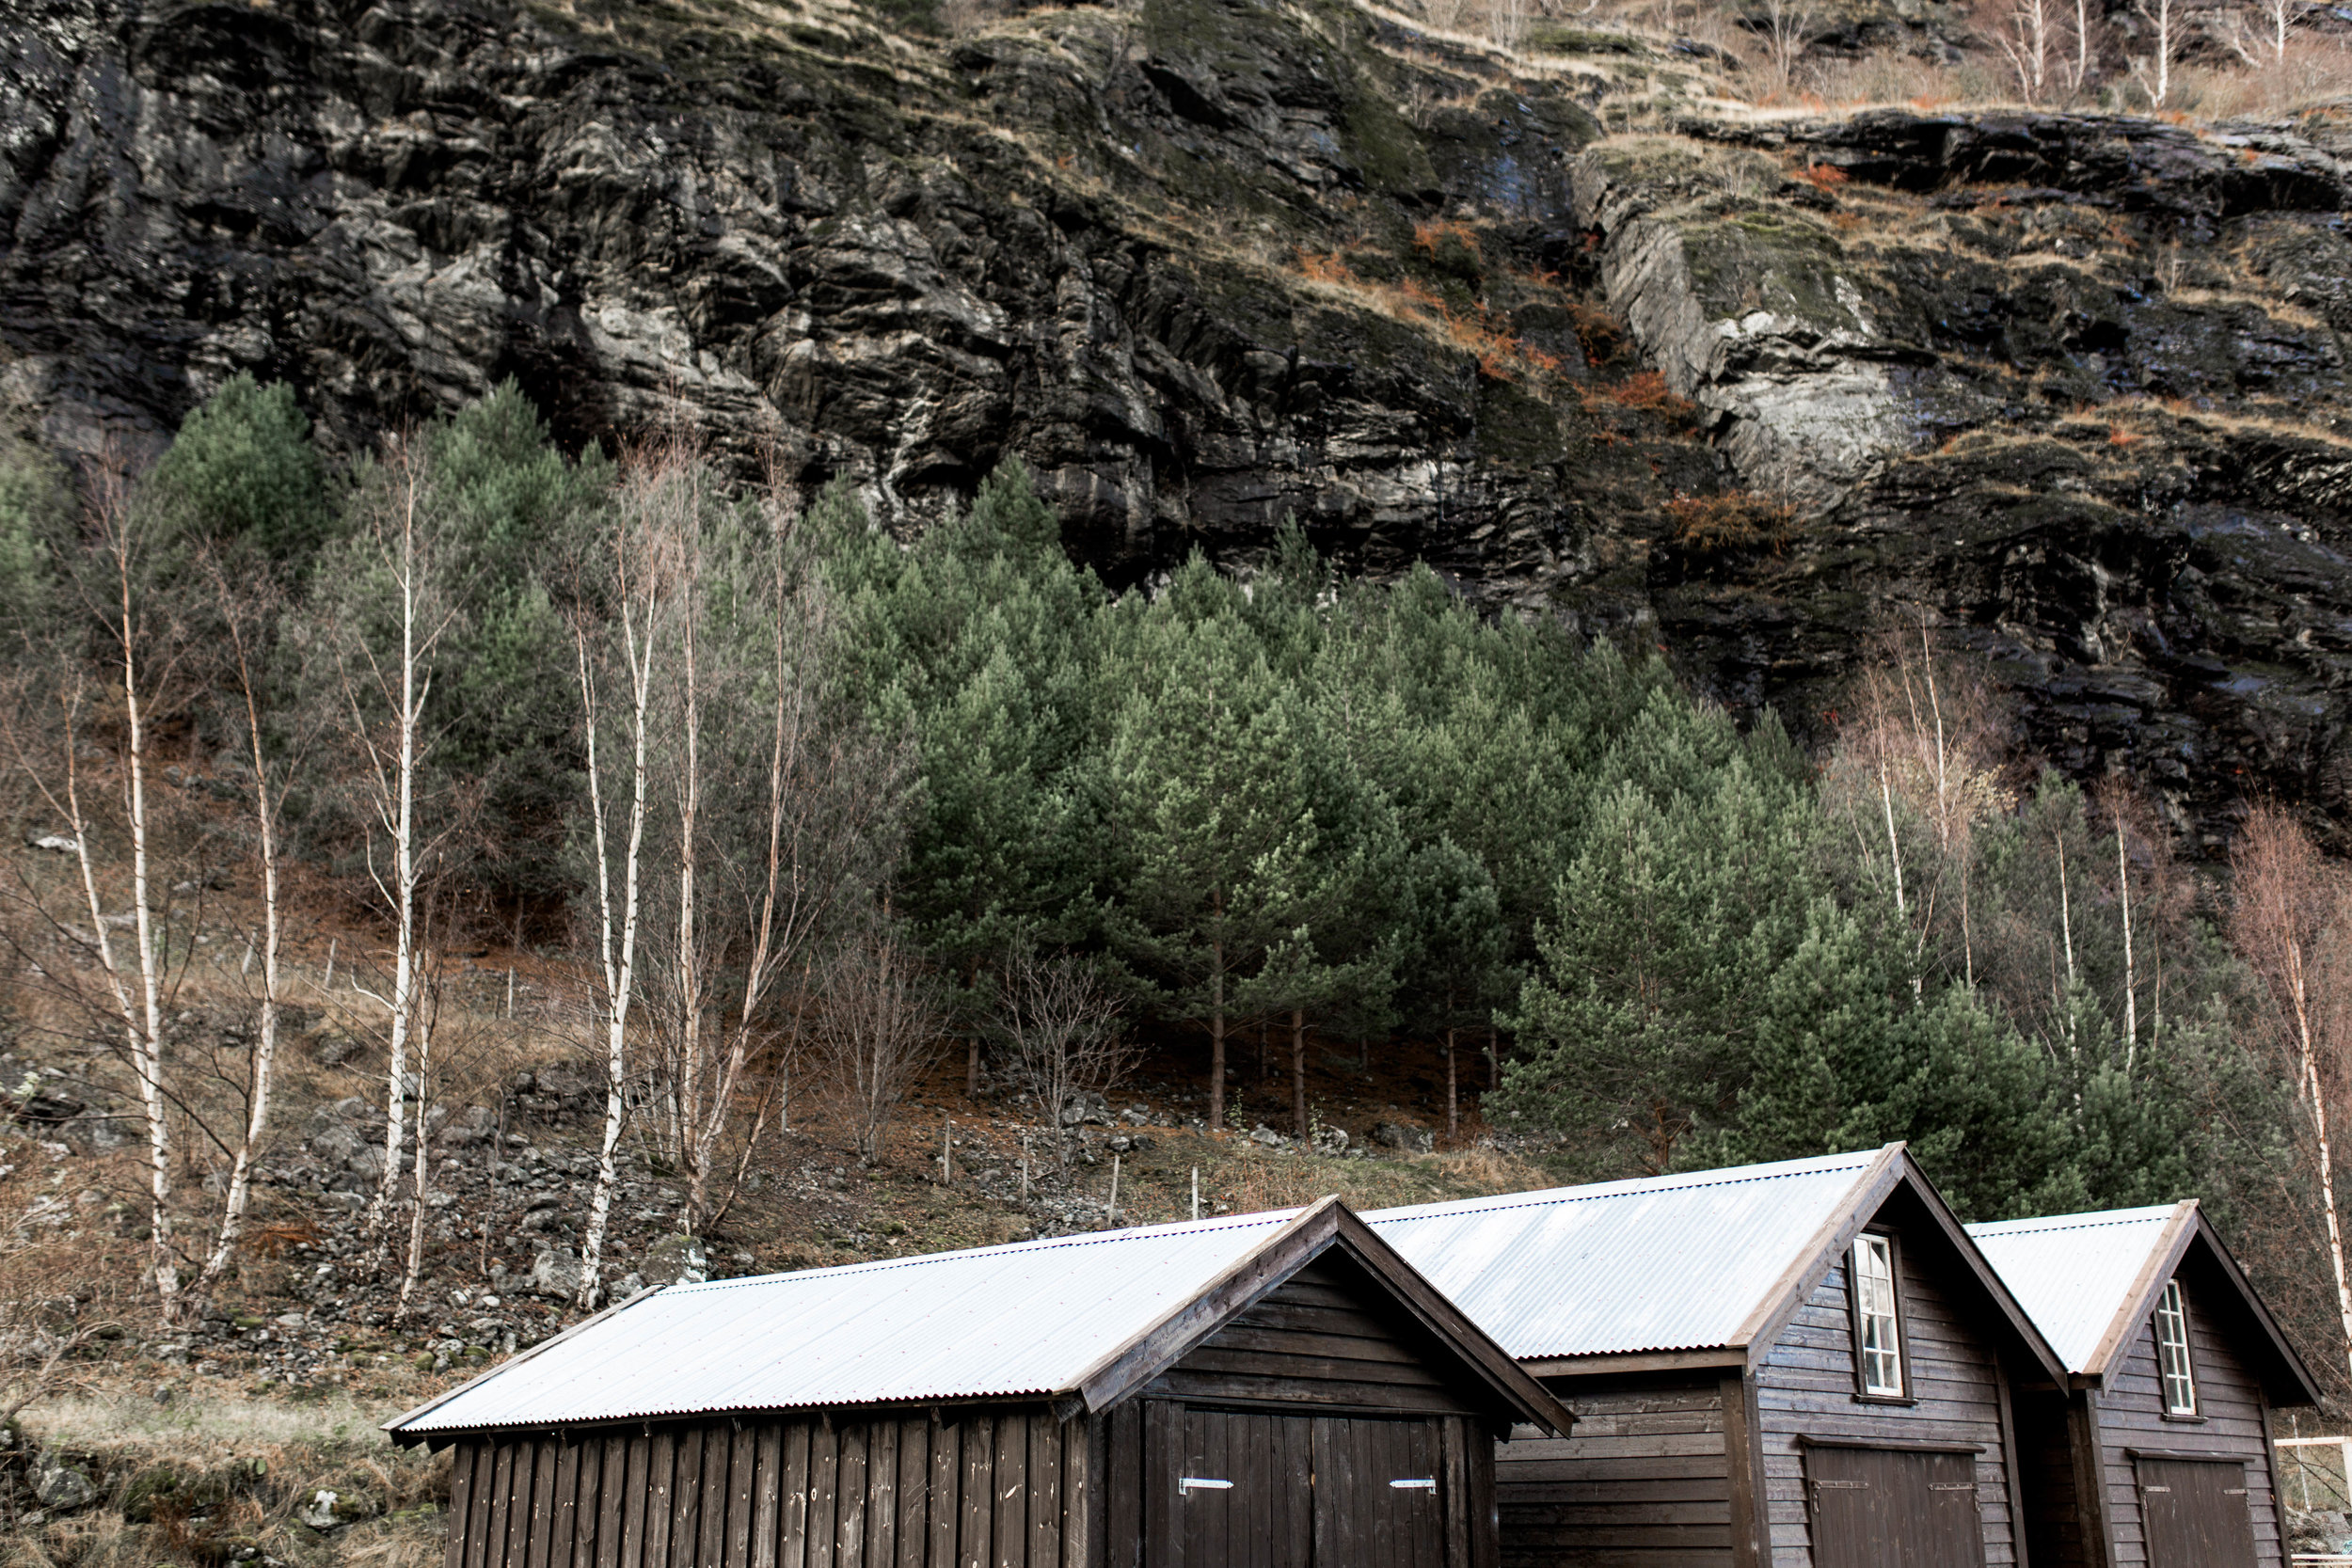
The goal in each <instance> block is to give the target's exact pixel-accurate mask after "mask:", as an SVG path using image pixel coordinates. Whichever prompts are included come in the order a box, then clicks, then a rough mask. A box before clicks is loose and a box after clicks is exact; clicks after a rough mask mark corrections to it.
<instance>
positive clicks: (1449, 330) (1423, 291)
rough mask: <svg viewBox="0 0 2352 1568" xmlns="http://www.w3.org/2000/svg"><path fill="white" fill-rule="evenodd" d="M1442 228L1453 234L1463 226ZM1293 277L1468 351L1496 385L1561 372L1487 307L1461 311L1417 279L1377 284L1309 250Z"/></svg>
mask: <svg viewBox="0 0 2352 1568" xmlns="http://www.w3.org/2000/svg"><path fill="white" fill-rule="evenodd" d="M1442 227H1446V228H1449V229H1451V228H1458V227H1460V226H1458V225H1452V226H1442ZM1431 244H1432V246H1433V248H1434V246H1435V245H1436V244H1437V238H1436V237H1435V236H1434V235H1433V239H1432V242H1431ZM1473 244H1474V242H1473ZM1294 272H1295V276H1296V277H1303V278H1305V279H1306V280H1307V281H1308V282H1309V283H1311V284H1312V285H1314V286H1315V287H1316V288H1317V289H1319V290H1322V291H1325V292H1327V293H1332V294H1334V295H1337V296H1339V297H1341V298H1343V299H1344V300H1345V301H1346V302H1347V303H1348V304H1349V305H1351V306H1353V307H1355V308H1356V309H1365V310H1371V311H1375V312H1376V313H1378V314H1380V315H1384V316H1387V317H1389V318H1391V320H1395V321H1401V322H1407V323H1410V324H1412V325H1416V326H1419V327H1421V328H1422V329H1423V330H1425V331H1428V332H1430V333H1432V334H1433V335H1434V336H1437V337H1439V338H1441V339H1443V340H1444V341H1447V342H1449V343H1451V344H1453V345H1454V347H1456V348H1459V349H1464V350H1467V351H1468V352H1469V353H1470V354H1472V355H1474V356H1477V359H1478V372H1479V373H1480V374H1481V375H1484V376H1486V377H1487V378H1489V379H1491V380H1495V381H1512V380H1518V379H1519V378H1521V377H1524V376H1527V375H1530V374H1532V373H1544V374H1549V373H1551V372H1557V371H1559V370H1560V369H1561V368H1562V366H1561V362H1560V359H1559V357H1558V356H1555V355H1551V354H1547V353H1545V352H1544V351H1543V350H1542V349H1539V348H1537V347H1536V346H1535V345H1534V344H1533V343H1530V342H1528V341H1525V340H1524V339H1521V338H1518V337H1517V336H1515V335H1513V333H1512V332H1511V330H1510V327H1509V325H1508V324H1507V323H1506V322H1504V321H1503V320H1502V318H1500V317H1498V316H1497V315H1495V314H1494V313H1493V312H1492V311H1490V310H1489V309H1487V308H1486V305H1485V304H1483V303H1480V304H1475V305H1472V306H1470V308H1469V309H1455V308H1454V306H1453V305H1452V304H1451V303H1449V302H1448V301H1447V300H1446V299H1445V298H1444V297H1443V296H1442V295H1440V294H1438V293H1436V292H1435V291H1434V290H1432V289H1430V288H1429V287H1428V286H1427V285H1426V284H1423V283H1422V282H1420V281H1419V280H1417V279H1415V278H1410V277H1407V278H1405V279H1402V280H1401V281H1399V282H1395V283H1375V282H1373V281H1371V280H1370V279H1368V278H1364V277H1359V276H1357V274H1356V271H1355V269H1354V268H1352V267H1350V266H1349V265H1348V264H1347V260H1346V258H1344V257H1343V256H1341V255H1340V254H1339V253H1338V252H1336V251H1326V252H1318V251H1310V250H1304V249H1302V250H1300V251H1299V252H1298V260H1297V263H1296V266H1295V269H1294Z"/></svg>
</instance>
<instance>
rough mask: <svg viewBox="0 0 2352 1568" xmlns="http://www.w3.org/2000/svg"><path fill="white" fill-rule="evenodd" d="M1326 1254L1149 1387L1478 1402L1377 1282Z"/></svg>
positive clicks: (1377, 1404)
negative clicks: (1460, 1389) (1437, 1362)
mask: <svg viewBox="0 0 2352 1568" xmlns="http://www.w3.org/2000/svg"><path fill="white" fill-rule="evenodd" d="M1353 1272H1354V1270H1353V1265H1350V1264H1345V1263H1343V1262H1340V1261H1339V1260H1337V1259H1332V1258H1329V1257H1328V1256H1327V1257H1325V1258H1323V1259H1317V1260H1316V1261H1315V1262H1313V1263H1311V1264H1310V1265H1308V1266H1307V1267H1306V1268H1303V1269H1301V1270H1299V1271H1298V1273H1297V1274H1295V1275H1292V1276H1291V1277H1290V1278H1289V1279H1288V1280H1286V1281H1284V1282H1283V1283H1282V1284H1281V1285H1280V1286H1279V1287H1278V1288H1277V1289H1275V1290H1274V1291H1271V1292H1269V1293H1268V1294H1267V1295H1266V1297H1265V1299H1264V1300H1263V1301H1261V1302H1259V1303H1258V1304H1257V1305H1256V1306H1254V1307H1250V1308H1249V1309H1248V1311H1246V1312H1244V1313H1242V1314H1241V1315H1240V1316H1238V1317H1236V1318H1235V1319H1234V1320H1233V1321H1232V1323H1227V1324H1226V1325H1225V1326H1224V1327H1223V1328H1221V1329H1219V1330H1217V1331H1216V1334H1214V1335H1212V1336H1210V1338H1208V1339H1207V1340H1205V1341H1204V1342H1202V1344H1201V1345H1200V1347H1199V1348H1198V1349H1196V1350H1194V1351H1193V1352H1192V1353H1191V1354H1188V1355H1186V1356H1185V1357H1184V1359H1183V1360H1181V1361H1179V1362H1177V1363H1176V1365H1175V1366H1173V1367H1171V1368H1169V1369H1168V1371H1166V1372H1164V1373H1162V1374H1161V1375H1160V1376H1159V1377H1158V1378H1156V1379H1154V1380H1153V1381H1152V1384H1151V1385H1150V1386H1149V1387H1148V1388H1146V1389H1145V1392H1146V1393H1147V1394H1149V1395H1152V1396H1155V1397H1161V1396H1164V1397H1168V1398H1174V1399H1187V1400H1268V1401H1274V1402H1279V1403H1282V1404H1321V1405H1344V1406H1349V1407H1352V1408H1356V1409H1377V1410H1394V1411H1399V1412H1407V1411H1409V1412H1414V1413H1419V1414H1427V1415H1470V1414H1474V1413H1475V1412H1476V1410H1477V1406H1476V1405H1474V1404H1472V1403H1470V1402H1469V1401H1467V1400H1465V1399H1464V1398H1463V1397H1462V1396H1461V1395H1460V1394H1459V1393H1457V1392H1455V1391H1454V1389H1453V1388H1451V1387H1449V1386H1448V1378H1447V1375H1446V1374H1444V1373H1442V1372H1439V1371H1438V1370H1436V1369H1435V1368H1434V1367H1433V1366H1432V1365H1431V1357H1432V1355H1433V1354H1435V1351H1436V1347H1435V1346H1434V1345H1432V1344H1426V1343H1424V1342H1423V1339H1424V1336H1423V1335H1422V1333H1421V1331H1419V1330H1418V1329H1417V1328H1414V1327H1411V1326H1409V1325H1407V1324H1406V1323H1405V1322H1404V1321H1403V1320H1402V1318H1401V1316H1400V1315H1399V1314H1397V1313H1396V1312H1395V1311H1394V1310H1393V1309H1392V1308H1388V1307H1386V1304H1385V1302H1383V1301H1382V1299H1381V1292H1379V1291H1375V1290H1374V1289H1372V1288H1371V1287H1370V1286H1369V1285H1368V1284H1366V1283H1363V1282H1359V1280H1357V1279H1356V1278H1354V1277H1352V1275H1353Z"/></svg>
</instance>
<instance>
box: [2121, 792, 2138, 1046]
mask: <svg viewBox="0 0 2352 1568" xmlns="http://www.w3.org/2000/svg"><path fill="white" fill-rule="evenodd" d="M2115 891H2116V897H2117V899H2118V901H2119V902H2120V903H2121V904H2122V910H2123V1076H2124V1077H2126V1078H2129V1077H2130V1076H2131V1075H2132V1068H2133V1065H2134V1064H2135V1062H2136V1061H2137V1058H2138V1055H2139V975H2138V973H2137V969H2136V968H2135V967H2134V965H2133V962H2132V866H2131V862H2130V861H2129V860H2128V859H2126V858H2125V857H2124V854H2123V819H2122V817H2121V816H2118V817H2117V818H2116V819H2115Z"/></svg>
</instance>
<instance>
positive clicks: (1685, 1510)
mask: <svg viewBox="0 0 2352 1568" xmlns="http://www.w3.org/2000/svg"><path fill="white" fill-rule="evenodd" d="M1552 1391H1553V1392H1554V1393H1556V1394H1558V1395H1559V1396H1560V1401H1561V1402H1562V1403H1563V1404H1565V1405H1566V1406H1567V1407H1568V1409H1569V1410H1570V1411H1571V1412H1573V1413H1574V1415H1575V1417H1576V1428H1575V1433H1574V1434H1573V1435H1572V1436H1568V1437H1545V1436H1542V1435H1540V1434H1539V1433H1537V1432H1536V1431H1535V1429H1534V1428H1533V1427H1521V1428H1519V1429H1518V1431H1517V1432H1516V1433H1514V1434H1513V1438H1512V1440H1511V1441H1510V1442H1507V1443H1502V1444H1499V1445H1497V1447H1496V1449H1495V1456H1494V1466H1495V1482H1494V1484H1495V1497H1496V1502H1497V1504H1498V1506H1499V1508H1500V1510H1501V1513H1502V1560H1503V1562H1504V1563H1505V1564H1509V1565H1514V1568H1516V1565H1521V1564H1524V1565H1526V1568H1534V1565H1536V1564H1545V1565H1554V1564H1556V1565H1559V1568H1575V1565H1589V1568H1600V1565H1602V1564H1608V1565H1610V1568H1645V1565H1649V1564H1655V1565H1656V1568H1728V1565H1729V1564H1730V1562H1731V1481H1730V1469H1729V1461H1728V1460H1727V1459H1726V1457H1725V1455H1724V1405H1723V1393H1722V1385H1721V1383H1720V1382H1719V1381H1718V1374H1716V1373H1713V1372H1708V1373H1703V1374H1698V1375H1695V1376H1692V1375H1690V1374H1684V1375H1681V1376H1647V1377H1628V1378H1624V1379H1614V1380H1602V1379H1590V1378H1588V1379H1579V1380H1577V1381H1575V1382H1573V1383H1569V1382H1561V1383H1555V1384H1554V1385H1553V1386H1552Z"/></svg>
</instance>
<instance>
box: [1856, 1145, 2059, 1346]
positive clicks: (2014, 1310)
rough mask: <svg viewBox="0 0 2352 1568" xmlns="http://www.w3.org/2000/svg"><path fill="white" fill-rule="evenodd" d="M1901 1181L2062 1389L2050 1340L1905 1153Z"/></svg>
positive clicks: (1948, 1206) (2024, 1343) (2011, 1329)
mask: <svg viewBox="0 0 2352 1568" xmlns="http://www.w3.org/2000/svg"><path fill="white" fill-rule="evenodd" d="M1902 1180H1903V1181H1904V1182H1906V1183H1908V1184H1909V1185H1910V1187H1911V1190H1912V1191H1913V1192H1914V1193H1915V1194H1916V1195H1917V1196H1918V1197H1919V1200H1920V1202H1921V1204H1922V1205H1923V1206H1924V1207H1925V1208H1926V1209H1927V1212H1928V1217H1929V1218H1931V1219H1932V1220H1933V1221H1934V1222H1935V1225H1936V1228H1937V1229H1939V1230H1941V1231H1942V1232H1943V1234H1944V1239H1945V1240H1946V1241H1947V1243H1949V1244H1950V1246H1951V1248H1952V1251H1953V1253H1954V1255H1955V1256H1957V1257H1958V1258H1959V1259H1960V1260H1961V1262H1962V1263H1963V1265H1965V1266H1966V1268H1967V1270H1968V1272H1969V1273H1970V1274H1971V1275H1974V1276H1975V1277H1976V1280H1977V1284H1978V1287H1979V1289H1980V1290H1982V1291H1984V1292H1985V1294H1987V1295H1988V1296H1990V1297H1992V1298H1993V1305H1994V1306H1995V1307H1999V1308H2000V1311H2001V1315H2002V1316H2003V1317H2004V1318H2006V1319H2008V1320H2009V1326H2010V1331H2011V1332H2012V1333H2014V1334H2015V1335H2016V1336H2017V1338H2018V1342H2019V1343H2021V1344H2023V1345H2024V1346H2025V1347H2026V1352H2027V1353H2028V1354H2031V1355H2032V1356H2033V1358H2034V1360H2035V1361H2036V1362H2037V1363H2039V1364H2040V1366H2041V1368H2042V1371H2044V1372H2045V1373H2047V1374H2048V1375H2049V1378H2050V1381H2051V1382H2053V1383H2056V1384H2058V1386H2061V1387H2063V1386H2065V1383H2066V1363H2065V1362H2063V1361H2060V1360H2059V1359H2058V1352H2057V1351H2056V1350H2054V1349H2052V1348H2051V1345H2050V1341H2049V1340H2048V1339H2046V1338H2042V1330H2041V1329H2039V1328H2037V1327H2035V1326H2034V1321H2033V1318H2032V1316H2031V1315H2030V1314H2028V1313H2027V1312H2026V1308H2025V1307H2024V1305H2023V1304H2022V1303H2020V1302H2019V1301H2018V1299H2017V1298H2016V1297H2015V1296H2013V1295H2011V1294H2010V1289H2009V1287H2008V1286H2007V1285H2005V1284H2003V1283H2002V1282H2001V1276H2000V1275H1999V1274H1998V1273H1997V1272H1996V1271H1995V1270H1994V1267H1993V1264H1992V1262H1991V1261H1990V1260H1989V1259H1987V1258H1986V1257H1985V1255H1984V1254H1983V1252H1982V1251H1980V1250H1979V1248H1978V1246H1977V1243H1976V1241H1975V1240H1974V1238H1972V1237H1971V1236H1970V1235H1969V1234H1968V1232H1967V1230H1966V1229H1965V1228H1963V1227H1962V1225H1961V1223H1960V1219H1959V1216H1958V1215H1956V1214H1954V1213H1953V1212H1952V1211H1951V1206H1950V1205H1949V1204H1947V1203H1946V1202H1945V1201H1944V1195H1943V1194H1941V1193H1939V1192H1937V1191H1936V1190H1935V1183H1934V1182H1932V1181H1930V1180H1928V1176H1927V1172H1925V1171H1923V1170H1921V1169H1920V1168H1919V1165H1918V1162H1916V1161H1915V1160H1914V1159H1912V1158H1911V1156H1910V1155H1909V1154H1908V1153H1905V1154H1904V1155H1903V1158H1902ZM1891 1190H1892V1189H1891V1188H1890V1191H1891ZM1881 1201H1884V1200H1883V1199H1882V1200H1881Z"/></svg>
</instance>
